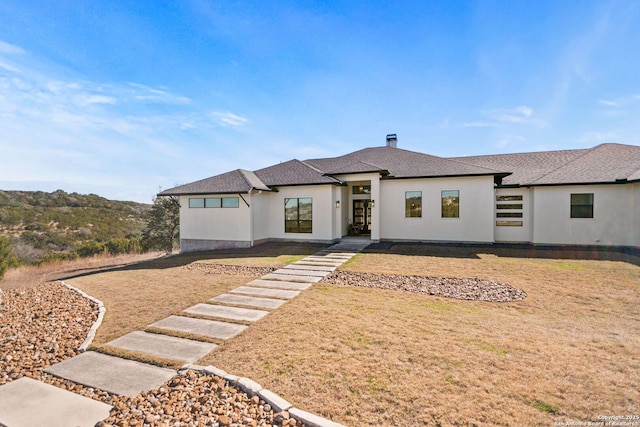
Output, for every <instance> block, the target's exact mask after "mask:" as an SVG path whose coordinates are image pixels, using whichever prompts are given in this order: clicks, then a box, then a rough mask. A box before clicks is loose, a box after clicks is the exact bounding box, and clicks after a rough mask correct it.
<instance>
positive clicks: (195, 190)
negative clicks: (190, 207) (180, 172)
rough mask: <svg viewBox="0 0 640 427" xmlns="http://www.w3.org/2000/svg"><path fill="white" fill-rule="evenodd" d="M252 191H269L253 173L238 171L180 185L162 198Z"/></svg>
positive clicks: (169, 190)
mask: <svg viewBox="0 0 640 427" xmlns="http://www.w3.org/2000/svg"><path fill="white" fill-rule="evenodd" d="M252 189H256V190H269V187H268V186H267V185H265V184H264V183H263V182H262V181H261V180H260V179H259V178H258V177H257V176H256V175H255V174H254V173H253V172H251V171H248V170H244V169H236V170H234V171H231V172H227V173H223V174H221V175H216V176H212V177H210V178H206V179H201V180H200V181H195V182H191V183H189V184H185V185H180V186H178V187H174V188H170V189H168V190H165V191H163V192H161V193H160V194H159V195H160V196H177V195H187V194H194V195H195V194H231V193H248V192H249V191H251V190H252Z"/></svg>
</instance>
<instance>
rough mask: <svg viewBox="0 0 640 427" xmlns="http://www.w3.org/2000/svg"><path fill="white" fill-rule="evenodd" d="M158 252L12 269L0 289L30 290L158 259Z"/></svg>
mask: <svg viewBox="0 0 640 427" xmlns="http://www.w3.org/2000/svg"><path fill="white" fill-rule="evenodd" d="M160 256H161V254H160V253H158V252H150V253H146V254H140V255H96V256H93V257H89V258H79V259H76V260H73V261H54V262H51V263H47V264H43V265H39V266H37V265H24V266H20V267H18V268H12V269H10V270H9V271H7V273H6V274H5V276H4V277H3V278H2V280H0V288H2V289H15V288H30V287H33V286H37V285H40V284H42V283H47V282H52V281H55V280H60V279H63V278H65V277H68V276H73V275H80V274H88V273H92V272H96V271H101V270H105V269H112V268H121V267H125V266H127V265H132V264H135V263H139V262H142V261H148V260H151V259H156V258H158V257H160Z"/></svg>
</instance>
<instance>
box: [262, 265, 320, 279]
mask: <svg viewBox="0 0 640 427" xmlns="http://www.w3.org/2000/svg"><path fill="white" fill-rule="evenodd" d="M273 274H289V275H292V276H311V277H325V276H326V275H327V274H329V272H328V271H315V270H296V269H293V268H289V267H285V268H281V269H279V270H275V271H274V272H273Z"/></svg>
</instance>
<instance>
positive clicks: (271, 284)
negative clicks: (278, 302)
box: [247, 279, 311, 291]
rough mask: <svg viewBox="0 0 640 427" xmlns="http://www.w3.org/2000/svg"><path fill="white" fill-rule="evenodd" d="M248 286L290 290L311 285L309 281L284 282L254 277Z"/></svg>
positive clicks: (302, 288)
mask: <svg viewBox="0 0 640 427" xmlns="http://www.w3.org/2000/svg"><path fill="white" fill-rule="evenodd" d="M247 285H249V286H258V287H260V288H272V289H287V290H291V291H304V290H307V289H309V288H310V287H311V283H300V282H284V281H282V280H263V279H256V280H254V281H252V282H249V283H248V284H247Z"/></svg>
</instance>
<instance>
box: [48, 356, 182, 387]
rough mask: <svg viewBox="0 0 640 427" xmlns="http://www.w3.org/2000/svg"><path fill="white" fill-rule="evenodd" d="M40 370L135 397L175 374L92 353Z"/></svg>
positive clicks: (168, 370)
mask: <svg viewBox="0 0 640 427" xmlns="http://www.w3.org/2000/svg"><path fill="white" fill-rule="evenodd" d="M44 371H45V372H47V373H49V374H51V375H55V376H57V377H61V378H66V379H68V380H71V381H74V382H76V383H78V384H82V385H85V386H87V387H94V388H99V389H101V390H104V391H108V392H110V393H115V394H119V395H121V396H135V395H137V394H140V393H142V392H145V391H149V390H151V389H152V388H156V387H160V386H161V385H162V384H164V383H165V382H167V381H168V380H169V379H170V378H171V377H173V376H174V375H176V371H174V370H172V369H165V368H160V367H158V366H153V365H148V364H146V363H140V362H136V361H133V360H127V359H122V358H120V357H114V356H108V355H106V354H101V353H96V352H94V351H87V352H85V353H82V354H79V355H77V356H75V357H72V358H71V359H67V360H65V361H63V362H60V363H58V364H56V365H53V366H50V367H48V368H47V369H45V370H44Z"/></svg>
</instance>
